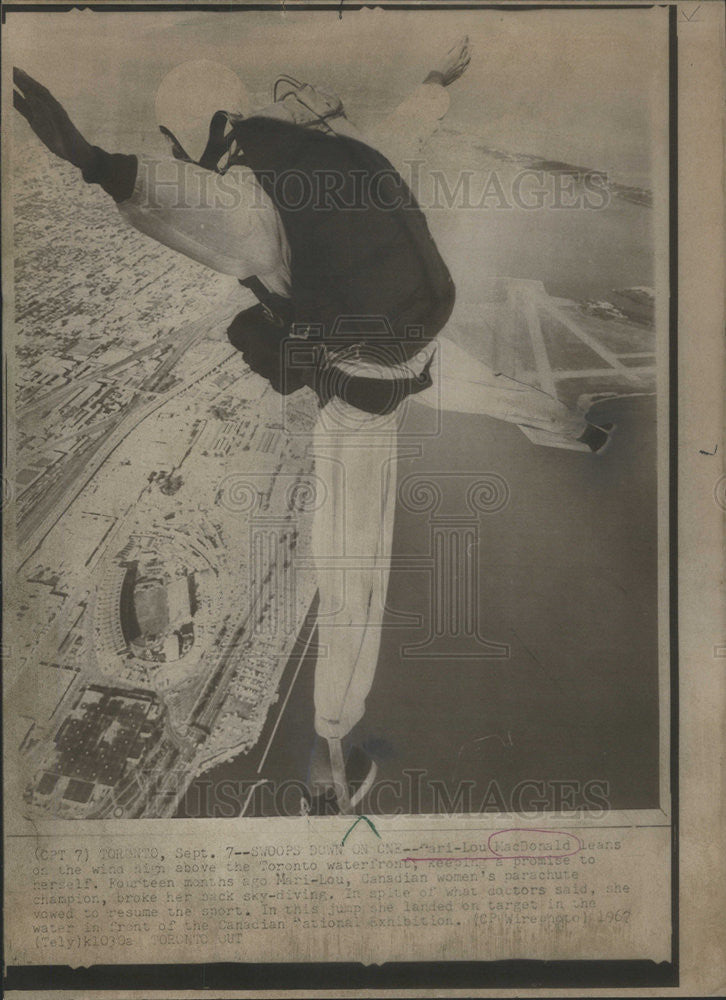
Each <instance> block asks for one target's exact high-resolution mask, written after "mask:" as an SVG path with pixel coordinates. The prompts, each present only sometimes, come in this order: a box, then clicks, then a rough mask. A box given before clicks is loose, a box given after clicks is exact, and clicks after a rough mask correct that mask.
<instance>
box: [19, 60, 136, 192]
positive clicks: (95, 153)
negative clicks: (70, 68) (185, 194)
mask: <svg viewBox="0 0 726 1000" xmlns="http://www.w3.org/2000/svg"><path fill="white" fill-rule="evenodd" d="M13 83H14V84H15V87H16V88H17V89H15V90H13V105H14V106H15V107H16V108H17V110H18V111H19V112H20V114H21V115H22V116H23V118H25V120H26V121H27V122H28V124H29V125H30V127H31V128H32V130H33V131H34V132H35V134H36V135H37V136H38V138H39V139H40V141H41V142H42V143H43V145H44V146H46V147H47V148H48V149H49V150H50V151H51V153H54V154H55V155H56V156H58V157H60V158H61V160H66V161H67V162H68V163H72V164H73V166H74V167H78V169H79V170H80V171H81V173H82V174H83V179H84V180H85V181H87V182H88V183H95V184H100V185H101V186H102V187H103V188H104V190H105V191H107V193H108V194H110V195H111V196H112V197H113V198H114V200H115V201H124V200H125V199H126V198H128V197H129V196H130V195H131V192H132V191H133V189H134V182H135V180H136V170H137V160H136V157H135V156H124V155H123V154H120V153H107V152H106V151H105V150H103V149H100V148H99V147H98V146H92V145H91V144H90V143H89V142H87V141H86V139H85V138H84V137H83V135H82V134H81V133H80V132H79V130H78V129H77V128H76V126H75V125H74V124H73V122H72V121H71V119H70V117H69V116H68V113H67V112H66V110H65V108H64V107H63V105H62V104H61V103H60V102H59V101H57V100H56V99H55V97H53V95H52V94H51V92H50V91H49V90H48V88H47V87H44V86H43V85H42V84H40V83H38V81H37V80H34V79H33V77H32V76H29V75H28V74H27V73H25V72H24V71H23V70H21V69H18V68H17V67H15V68H14V69H13Z"/></svg>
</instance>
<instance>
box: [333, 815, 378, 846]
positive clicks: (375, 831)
mask: <svg viewBox="0 0 726 1000" xmlns="http://www.w3.org/2000/svg"><path fill="white" fill-rule="evenodd" d="M361 820H365V821H366V823H367V824H368V826H369V827H370V828H371V830H373V832H374V833H375V835H376V837H378V839H379V840H382V839H383V838H382V837H381V835H380V833H379V832H378V830H376V828H375V826H374V825H373V823H372V822H371V821H370V820H369V819H368V817H367V816H358V818H357V819H356V820H354V822H353V823H352V824H351V825H350V827H349V828H348V832H347V833H346V835H345V836H344V837H343V839H342V840H341V842H340V843H341V845H342V844H344V843H345V842H346V840H347V839H348V837H350V835H351V833H352V832H353V830H355V828H356V827H357V826H358V824H359V823H360V821H361Z"/></svg>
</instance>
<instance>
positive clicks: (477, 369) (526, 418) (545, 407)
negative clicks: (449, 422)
mask: <svg viewBox="0 0 726 1000" xmlns="http://www.w3.org/2000/svg"><path fill="white" fill-rule="evenodd" d="M435 343H436V354H435V356H434V361H433V364H432V366H431V377H432V379H433V382H434V384H433V385H432V386H431V388H430V389H426V390H425V391H424V392H420V393H418V394H416V395H415V396H411V399H412V400H413V401H414V402H417V403H423V404H424V405H425V406H431V407H435V408H440V409H442V410H453V411H454V412H457V413H479V414H481V415H482V416H487V417H497V418H498V419H499V420H506V421H507V422H508V423H512V424H518V425H520V426H522V427H534V428H537V429H538V430H542V431H546V432H547V433H551V434H553V435H557V436H560V437H565V438H568V439H571V440H574V439H576V438H578V437H579V436H580V435H581V434H582V432H583V431H584V430H585V427H586V426H587V424H586V421H585V419H584V418H583V416H582V414H580V413H577V412H575V411H573V410H570V409H568V407H567V406H565V404H564V403H561V402H560V401H559V400H558V399H555V398H554V396H550V395H549V393H546V392H543V391H542V390H541V389H536V388H534V387H533V386H531V385H526V384H525V383H524V382H517V381H516V379H513V378H509V377H508V376H507V375H497V374H495V372H494V371H493V369H491V368H489V367H488V366H487V365H484V364H482V363H481V362H480V361H477V360H476V358H474V357H473V356H472V355H471V354H468V353H467V352H466V351H464V350H463V349H462V348H461V347H459V346H458V345H457V344H455V343H454V342H453V340H449V339H448V337H441V336H440V337H438V338H437V340H436V342H435Z"/></svg>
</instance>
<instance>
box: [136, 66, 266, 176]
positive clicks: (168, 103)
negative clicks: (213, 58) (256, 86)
mask: <svg viewBox="0 0 726 1000" xmlns="http://www.w3.org/2000/svg"><path fill="white" fill-rule="evenodd" d="M154 106H155V109H156V122H157V124H158V125H159V126H162V127H163V128H164V129H168V130H169V131H170V132H172V133H173V135H174V136H175V137H176V139H177V140H178V142H179V143H180V145H181V146H182V148H183V150H184V152H185V153H186V154H187V155H188V156H189V157H190V159H192V160H194V162H198V161H199V159H200V158H201V156H202V153H203V152H204V149H205V147H206V145H207V140H208V138H209V124H210V122H211V120H212V116H213V115H214V113H215V112H216V111H228V112H230V113H231V114H235V115H243V116H246V115H248V114H249V113H250V100H249V96H248V94H247V90H246V89H245V85H244V84H243V83H242V81H241V80H240V78H239V77H238V76H237V74H236V73H235V72H234V71H233V70H231V69H230V68H229V67H228V66H223V65H222V64H221V63H215V62H210V61H209V60H207V59H195V60H193V61H191V62H185V63H181V65H179V66H175V67H174V69H172V70H170V71H169V72H168V73H167V74H166V76H165V77H164V79H163V80H162V81H161V83H160V84H159V88H158V90H157V91H156V99H155V101H154Z"/></svg>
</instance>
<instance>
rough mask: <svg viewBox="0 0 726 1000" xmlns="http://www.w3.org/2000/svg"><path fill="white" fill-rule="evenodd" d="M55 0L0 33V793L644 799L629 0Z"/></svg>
mask: <svg viewBox="0 0 726 1000" xmlns="http://www.w3.org/2000/svg"><path fill="white" fill-rule="evenodd" d="M109 19H111V20H112V21H113V32H109V31H108V28H107V21H108V20H109ZM50 20H51V19H49V18H47V17H46V18H45V19H44V20H43V18H42V17H41V16H40V15H39V16H38V18H37V20H36V21H34V23H33V29H34V30H32V31H28V27H27V24H26V22H25V20H23V21H22V22H21V24H20V33H19V37H18V39H17V45H16V51H14V63H16V64H17V69H16V71H15V77H14V83H15V93H17V94H18V95H19V96H18V98H17V99H16V107H17V111H18V112H19V114H17V113H16V114H15V116H14V119H13V121H12V138H13V175H12V182H13V189H12V197H13V202H14V204H13V212H14V224H15V255H16V265H15V317H14V319H15V366H14V369H15V378H16V386H17V390H16V400H15V403H16V412H17V420H18V422H17V425H16V427H17V434H16V435H15V436H14V437H15V440H14V445H15V456H14V458H15V467H16V470H17V472H16V480H15V482H14V484H13V492H14V494H16V495H15V496H14V500H15V507H14V509H15V511H16V516H17V550H18V556H19V572H18V583H17V591H16V601H15V602H14V606H13V609H12V612H13V619H14V621H13V629H14V634H15V635H16V636H17V640H16V641H17V648H14V649H13V663H14V666H15V669H16V671H17V673H18V674H19V676H20V684H19V687H18V690H17V691H11V692H10V695H9V697H10V699H11V702H13V703H14V704H15V705H16V708H15V713H16V714H17V715H18V717H22V718H23V719H24V720H25V724H24V726H23V732H22V733H20V734H19V735H20V736H21V750H22V757H23V760H24V762H25V766H26V772H27V773H26V782H25V786H24V788H23V793H22V804H21V803H18V807H19V808H20V809H22V811H23V812H24V813H25V814H26V815H28V816H34V817H37V816H47V815H49V816H57V817H64V818H77V819H90V818H98V819H101V818H105V817H117V818H118V817H161V816H175V815H180V816H202V817H203V816H238V815H240V814H244V815H267V814H269V813H271V814H273V815H289V814H290V813H291V812H292V814H294V815H300V810H301V808H303V809H304V808H305V807H306V805H307V806H308V807H309V808H314V809H322V810H326V809H328V808H332V809H336V810H337V809H339V808H340V805H341V803H340V801H339V798H340V796H336V795H335V793H334V785H335V783H336V782H335V779H336V778H340V779H341V781H342V782H343V783H345V784H348V783H355V784H357V785H358V788H357V789H356V790H354V791H353V792H352V794H353V796H354V797H356V796H358V794H359V792H360V791H361V790H363V791H364V794H365V795H368V796H369V805H368V809H367V811H369V812H372V813H376V814H377V813H406V814H408V813H419V812H423V813H440V812H451V811H459V812H464V813H470V812H472V811H474V812H484V811H498V812H501V811H504V812H509V811H514V812H521V811H527V810H528V809H531V808H533V807H534V808H540V809H543V808H547V809H550V810H555V811H557V810H558V809H560V808H561V807H562V805H563V804H564V805H566V806H568V807H570V808H572V807H577V808H581V809H596V810H602V809H603V808H618V809H622V808H641V809H642V808H657V807H659V805H660V796H659V738H660V737H661V736H662V735H663V734H662V733H661V732H660V727H659V685H658V678H659V671H658V666H659V655H658V578H657V571H658V562H657V483H656V460H657V441H658V434H657V429H658V428H657V418H656V414H657V407H656V390H657V361H658V353H659V352H660V353H661V355H664V354H666V353H667V344H668V328H667V309H665V308H663V309H661V310H660V311H659V310H658V308H657V306H658V303H657V301H656V288H655V286H656V280H655V243H654V223H653V217H654V213H655V212H656V211H657V209H658V205H654V174H655V164H654V157H656V156H660V157H661V158H662V157H663V156H664V155H665V150H664V148H663V146H662V144H661V146H660V148H659V147H658V144H657V140H658V138H660V137H659V136H658V135H657V134H654V102H655V101H656V99H657V96H658V95H656V94H655V93H654V81H656V80H657V78H658V73H659V71H660V72H662V67H663V65H664V63H665V61H666V60H667V45H666V36H665V32H664V30H662V29H663V28H664V19H663V18H658V17H657V16H654V12H652V11H633V12H632V14H631V16H629V17H628V18H627V19H625V18H622V19H621V18H618V19H617V20H615V19H614V18H613V16H612V14H608V13H607V12H602V13H597V12H589V13H588V14H587V15H586V16H585V17H584V18H583V19H582V20H583V24H582V28H584V30H578V31H577V34H576V35H573V36H572V37H571V40H570V41H568V29H571V28H572V27H573V26H574V24H575V21H574V19H573V18H572V15H570V14H568V13H566V12H557V11H543V12H540V13H539V14H536V15H535V16H530V15H527V17H526V18H523V17H518V16H516V15H513V16H511V17H508V18H502V17H501V16H500V15H497V14H496V13H495V12H491V11H476V12H468V13H465V12H460V13H457V14H453V13H451V14H449V13H440V12H436V13H434V12H431V13H430V15H429V16H428V17H427V23H426V27H425V28H424V30H421V28H422V25H421V21H420V19H419V17H418V16H417V15H416V13H415V12H403V11H395V12H394V11H386V12H384V11H383V10H381V9H375V10H371V9H368V10H361V11H356V12H351V13H350V14H346V15H345V17H344V18H343V19H342V20H338V22H337V23H335V21H333V23H332V24H331V18H330V16H329V13H328V12H312V11H311V12H305V11H298V12H294V13H293V12H291V13H289V14H287V15H286V16H285V18H284V20H283V21H282V22H281V19H280V15H279V13H277V12H275V13H269V14H267V13H261V12H248V13H245V14H240V15H238V16H232V15H229V16H224V17H220V16H218V15H217V14H214V13H205V12H198V13H195V12H193V11H190V12H184V13H168V14H159V15H158V16H157V15H154V14H151V13H149V14H144V15H141V14H138V15H135V14H128V15H124V14H120V15H118V16H115V15H114V16H113V17H112V18H111V16H110V15H109V17H108V18H104V17H99V16H98V14H96V13H92V12H91V11H74V12H71V13H69V14H67V15H65V14H64V15H62V16H58V17H54V18H53V19H52V21H53V28H52V30H50V27H51V25H50ZM147 22H148V23H147ZM36 26H37V27H36ZM613 28H614V31H613ZM654 28H655V38H654V37H653V29H654ZM578 29H580V26H579V25H578ZM555 39H559V40H560V41H561V43H562V47H561V48H559V49H555V48H554V47H553V43H554V41H555ZM599 39H600V41H601V42H603V41H604V40H605V39H607V44H599V43H598V40H599ZM26 46H29V47H26ZM59 50H62V52H63V59H62V60H59V59H58V57H57V53H58V51H59ZM273 51H274V58H273V55H272V54H273ZM525 52H526V53H527V57H526V59H525V58H524V53H525ZM71 53H72V54H73V55H72V57H71ZM91 79H92V80H93V81H94V85H93V86H92V87H89V86H88V81H89V80H91ZM614 80H615V81H617V85H616V86H614V85H613V81H614ZM308 81H312V82H308ZM46 88H47V89H46ZM217 111H219V112H220V113H221V112H224V113H225V114H224V115H222V120H221V121H219V122H218V123H217V122H215V120H214V119H213V115H214V114H215V112H217ZM217 128H218V129H219V133H218V135H217V132H216V130H217ZM248 132H249V133H250V136H249V137H248ZM195 144H196V145H195ZM205 147H208V148H207V150H206V159H205V158H204V157H205ZM200 162H202V163H203V166H200V165H198V164H199V163H200ZM666 194H667V192H666V191H665V190H661V191H660V195H661V198H664V197H665V196H666ZM661 208H662V206H661ZM240 282H242V283H243V286H244V283H247V285H248V287H241V286H240ZM662 291H663V293H664V295H665V296H666V297H667V287H665V288H663V289H662ZM266 309H270V310H271V312H272V313H273V314H275V316H277V312H279V313H280V314H281V315H280V317H279V320H275V321H271V320H270V319H269V318H268V316H267V314H266V313H264V312H263V310H266ZM283 314H284V315H283ZM283 324H286V325H283ZM303 324H305V328H303ZM287 327H289V330H288V328H287ZM291 334H292V335H291ZM286 335H287V336H286ZM278 351H280V352H281V353H280V354H279V357H278V353H277V352H278ZM39 692H40V696H39ZM13 699H17V701H14V700H13ZM331 741H333V742H331ZM331 754H332V760H331V759H329V758H330V756H331ZM336 757H337V758H338V759H336ZM339 765H344V767H341V768H340V771H339V773H338V770H339V767H338V766H339ZM347 771H350V772H351V773H350V774H347ZM296 785H297V787H298V788H299V791H298V794H297V796H296V794H295V787H296ZM305 785H320V786H321V788H320V789H317V788H312V789H311V792H312V793H313V794H312V796H311V800H310V801H306V795H305V790H304V788H303V786H305ZM366 789H367V790H366ZM320 791H322V792H323V795H322V796H321V794H320ZM329 791H331V792H332V794H330V795H328V794H327V793H328V792H329ZM341 791H342V790H341ZM344 797H345V795H344ZM323 798H326V801H325V802H323ZM327 799H330V801H329V802H328V801H327ZM359 801H360V802H361V803H362V802H363V797H360V798H359ZM346 808H347V807H346Z"/></svg>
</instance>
